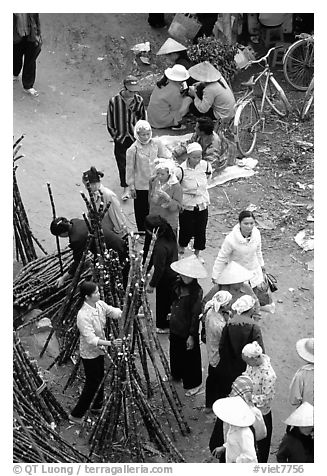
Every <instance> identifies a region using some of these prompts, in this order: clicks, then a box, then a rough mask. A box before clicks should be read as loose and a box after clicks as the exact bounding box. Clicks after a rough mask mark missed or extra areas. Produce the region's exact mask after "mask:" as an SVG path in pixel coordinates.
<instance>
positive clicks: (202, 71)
mask: <svg viewBox="0 0 327 476" xmlns="http://www.w3.org/2000/svg"><path fill="white" fill-rule="evenodd" d="M188 72H189V73H190V76H191V77H192V78H194V79H196V80H197V81H203V82H205V83H213V82H214V81H218V79H220V78H221V77H222V74H221V73H220V71H218V69H216V68H215V67H214V66H212V64H211V63H209V61H204V62H203V63H198V64H196V65H195V66H191V68H190V69H189V70H188Z"/></svg>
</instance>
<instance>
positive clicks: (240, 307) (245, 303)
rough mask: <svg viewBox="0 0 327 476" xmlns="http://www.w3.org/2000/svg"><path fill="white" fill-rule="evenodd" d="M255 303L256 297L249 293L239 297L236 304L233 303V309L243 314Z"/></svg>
mask: <svg viewBox="0 0 327 476" xmlns="http://www.w3.org/2000/svg"><path fill="white" fill-rule="evenodd" d="M254 303H255V299H254V297H252V296H249V295H248V294H247V295H245V296H242V297H240V298H238V299H237V300H236V301H235V302H234V304H232V309H233V311H236V312H237V314H243V312H246V311H248V310H249V309H252V308H253V306H254Z"/></svg>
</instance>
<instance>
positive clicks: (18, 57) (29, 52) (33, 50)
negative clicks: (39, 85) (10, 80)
mask: <svg viewBox="0 0 327 476" xmlns="http://www.w3.org/2000/svg"><path fill="white" fill-rule="evenodd" d="M40 52H41V46H39V45H38V46H36V45H35V44H34V43H33V42H32V41H27V39H26V38H23V39H22V41H20V42H19V43H16V44H14V76H18V75H19V73H20V72H21V69H22V68H23V73H22V83H23V88H24V89H30V88H32V87H33V86H34V83H35V75H36V58H37V57H38V56H39V54H40ZM23 59H24V66H23Z"/></svg>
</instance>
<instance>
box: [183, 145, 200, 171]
mask: <svg viewBox="0 0 327 476" xmlns="http://www.w3.org/2000/svg"><path fill="white" fill-rule="evenodd" d="M186 153H187V160H188V163H189V166H190V167H196V166H197V165H198V164H199V163H200V161H201V159H202V147H201V145H200V144H199V143H198V142H192V143H191V144H189V145H188V146H187V148H186Z"/></svg>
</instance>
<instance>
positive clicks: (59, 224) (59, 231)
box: [50, 217, 72, 238]
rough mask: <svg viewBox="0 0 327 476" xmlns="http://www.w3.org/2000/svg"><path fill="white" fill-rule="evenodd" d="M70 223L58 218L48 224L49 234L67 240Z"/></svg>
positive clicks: (65, 219)
mask: <svg viewBox="0 0 327 476" xmlns="http://www.w3.org/2000/svg"><path fill="white" fill-rule="evenodd" d="M71 226H72V224H71V222H70V221H69V220H67V218H65V217H58V218H55V219H54V220H52V222H51V224H50V232H51V233H52V235H54V236H60V237H61V238H67V237H68V235H69V230H70V229H71Z"/></svg>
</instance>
